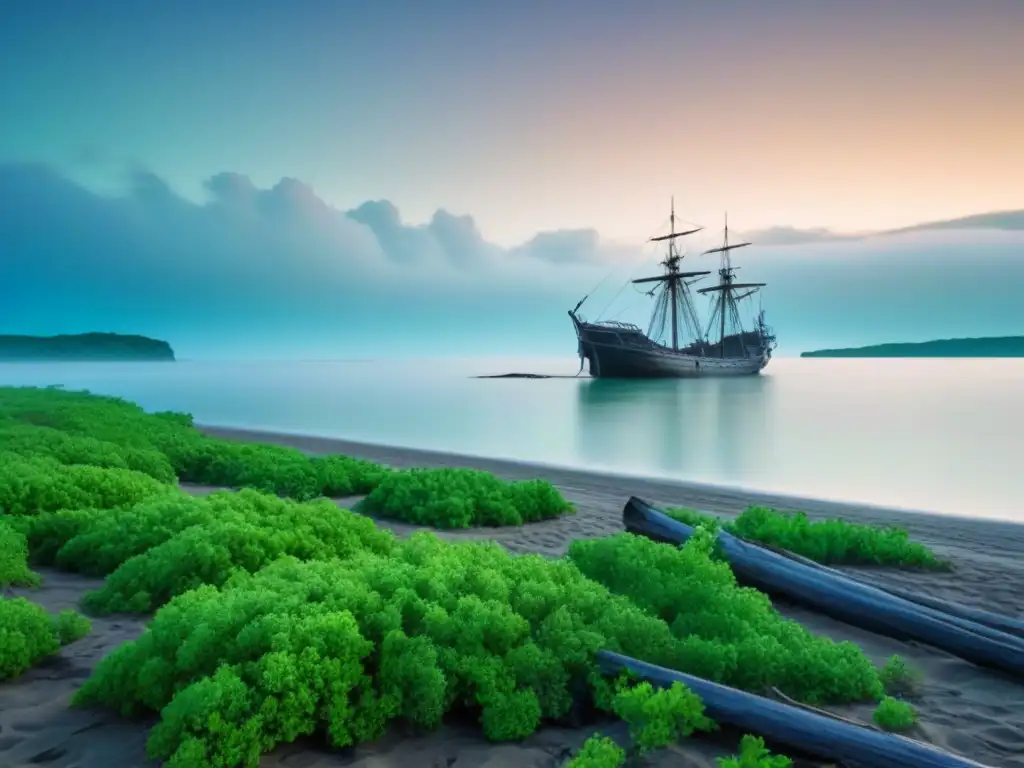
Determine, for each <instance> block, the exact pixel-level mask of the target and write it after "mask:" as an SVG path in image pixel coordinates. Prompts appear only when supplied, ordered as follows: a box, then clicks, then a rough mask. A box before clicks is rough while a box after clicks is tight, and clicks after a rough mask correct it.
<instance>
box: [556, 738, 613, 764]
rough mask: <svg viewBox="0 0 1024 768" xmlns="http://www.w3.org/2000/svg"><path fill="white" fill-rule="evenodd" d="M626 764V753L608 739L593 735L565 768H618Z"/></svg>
mask: <svg viewBox="0 0 1024 768" xmlns="http://www.w3.org/2000/svg"><path fill="white" fill-rule="evenodd" d="M625 763H626V751H625V750H624V749H623V748H622V747H620V746H619V745H618V744H616V743H615V742H614V741H612V740H611V739H609V738H608V737H607V736H605V737H603V738H602V737H601V736H599V735H598V734H596V733H595V734H594V735H593V736H591V737H590V738H589V739H587V740H586V741H585V742H583V746H582V747H581V748H580V751H579V752H577V753H576V754H575V755H574V756H573V758H572V760H570V761H569V762H568V763H566V764H565V768H620V766H622V765H624V764H625Z"/></svg>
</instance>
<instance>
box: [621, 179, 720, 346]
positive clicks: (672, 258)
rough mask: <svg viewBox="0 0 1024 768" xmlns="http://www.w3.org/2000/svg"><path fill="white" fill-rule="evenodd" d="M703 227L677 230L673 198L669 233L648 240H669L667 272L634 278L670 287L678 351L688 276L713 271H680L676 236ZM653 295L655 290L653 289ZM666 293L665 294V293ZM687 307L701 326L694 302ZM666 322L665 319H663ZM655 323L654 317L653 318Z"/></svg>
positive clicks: (673, 328) (640, 281) (665, 262)
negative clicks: (683, 300) (681, 313)
mask: <svg viewBox="0 0 1024 768" xmlns="http://www.w3.org/2000/svg"><path fill="white" fill-rule="evenodd" d="M701 229H703V227H696V228H694V229H688V230H685V231H682V232H676V199H675V197H673V198H672V208H671V213H670V214H669V233H668V234H667V235H660V236H659V237H652V238H651V239H650V240H649V241H648V242H652V243H657V242H664V241H667V242H668V254H667V255H666V257H665V260H664V261H662V262H661V265H662V266H663V267H664V268H665V273H664V274H662V275H658V276H656V277H642V278H640V279H638V280H633V281H632V282H633V283H634V284H638V283H664V284H665V287H666V288H667V289H668V295H669V302H670V304H671V308H672V349H673V350H675V351H678V349H679V299H680V297H686V296H687V294H688V291H686V288H687V287H688V285H689V284H688V283H687V282H685V281H686V280H687V278H692V277H703V276H704V275H710V274H711V272H709V271H703V272H680V271H679V263H680V262H681V261H682V260H683V254H681V253H680V252H679V249H678V248H677V246H676V238H679V237H685V236H686V235H692V234H694V233H695V232H700V231H701ZM652 295H653V291H652ZM663 295H664V294H663ZM687 309H688V311H689V313H690V316H691V317H690V320H691V322H692V323H693V324H694V327H696V328H699V323H698V321H697V318H696V311H695V310H694V309H693V306H692V304H689V303H688V304H687ZM657 314H658V308H656V309H655V313H654V317H656V316H657ZM662 322H664V321H662ZM652 325H653V318H652Z"/></svg>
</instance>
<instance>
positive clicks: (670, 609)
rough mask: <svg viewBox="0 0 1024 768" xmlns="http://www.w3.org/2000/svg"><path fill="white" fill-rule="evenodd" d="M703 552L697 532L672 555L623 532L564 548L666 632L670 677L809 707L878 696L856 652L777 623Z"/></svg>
mask: <svg viewBox="0 0 1024 768" xmlns="http://www.w3.org/2000/svg"><path fill="white" fill-rule="evenodd" d="M712 549H713V535H712V534H711V533H710V532H709V531H707V530H705V529H698V532H697V534H696V535H695V536H693V537H692V538H691V539H690V540H689V541H688V542H687V543H686V544H685V545H684V546H682V547H672V546H667V545H665V544H659V543H656V542H653V541H650V540H648V539H645V538H643V537H640V536H634V535H632V534H628V533H623V534H619V535H616V536H611V537H608V538H604V539H596V540H591V541H574V542H573V543H572V545H571V546H570V548H569V559H570V560H571V561H572V562H573V563H575V564H576V566H577V567H579V569H580V570H581V571H582V572H583V574H584V575H586V576H588V577H590V578H591V579H594V580H595V581H597V582H599V583H601V584H603V585H604V586H605V587H607V588H608V589H609V590H611V591H612V592H614V593H616V594H619V595H623V596H624V597H627V598H629V599H630V600H631V601H632V602H633V603H635V604H636V605H637V606H639V607H640V608H642V609H643V610H645V611H646V612H647V613H648V614H649V615H651V616H655V617H657V618H659V619H661V620H662V621H664V622H665V623H666V624H667V625H668V626H669V627H671V631H672V634H673V635H674V636H675V637H676V638H678V641H679V646H678V647H679V651H680V654H681V656H680V658H678V659H677V661H676V663H675V664H674V665H669V666H670V668H672V669H678V670H681V671H684V672H688V673H690V674H692V675H696V676H698V677H703V678H706V679H709V680H714V681H716V682H721V683H725V684H726V685H731V686H734V687H737V688H742V689H744V690H749V691H755V692H761V691H764V690H766V689H768V688H769V687H771V686H774V687H777V688H779V689H781V690H782V691H785V692H786V693H787V694H788V695H790V696H792V697H794V698H797V699H801V700H803V701H807V702H812V703H815V702H826V701H855V700H858V699H866V698H872V699H880V698H881V696H882V693H883V688H882V683H881V680H880V679H879V674H878V670H877V669H875V667H874V666H872V664H871V662H870V661H869V660H868V659H867V657H866V656H865V655H864V653H863V651H862V650H861V649H860V648H859V647H858V646H856V645H854V644H853V643H849V642H843V643H835V642H833V641H832V640H829V639H827V638H824V637H819V636H816V635H813V634H812V633H811V632H809V631H808V630H807V629H806V628H805V627H803V626H802V625H800V624H798V623H797V622H795V621H791V620H789V619H785V618H783V617H782V616H781V615H780V614H779V613H778V612H777V611H776V610H775V609H774V608H773V607H772V604H771V601H770V600H769V599H768V598H767V597H766V596H765V595H764V594H762V593H761V592H758V591H756V590H754V589H749V588H745V587H740V586H739V585H738V584H737V582H736V577H735V575H734V574H733V572H732V570H731V569H730V568H729V566H728V564H727V563H725V562H722V561H719V560H716V559H714V558H713V557H712Z"/></svg>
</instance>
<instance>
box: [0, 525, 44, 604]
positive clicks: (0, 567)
mask: <svg viewBox="0 0 1024 768" xmlns="http://www.w3.org/2000/svg"><path fill="white" fill-rule="evenodd" d="M11 585H15V586H23V587H35V586H38V585H39V576H37V575H36V574H35V573H33V572H32V570H31V569H30V568H29V567H28V542H27V541H26V539H25V534H23V533H22V532H21V531H19V530H17V529H16V528H14V527H13V526H11V525H10V523H8V522H7V521H6V519H4V518H3V517H0V588H2V587H7V586H11Z"/></svg>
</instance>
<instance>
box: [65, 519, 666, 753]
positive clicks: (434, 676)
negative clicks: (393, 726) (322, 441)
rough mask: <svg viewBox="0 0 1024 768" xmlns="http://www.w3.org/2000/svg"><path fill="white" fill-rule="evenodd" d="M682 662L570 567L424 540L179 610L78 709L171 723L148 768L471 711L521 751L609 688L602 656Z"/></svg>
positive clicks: (288, 569) (659, 628)
mask: <svg viewBox="0 0 1024 768" xmlns="http://www.w3.org/2000/svg"><path fill="white" fill-rule="evenodd" d="M674 645H675V641H674V640H673V638H672V637H671V635H670V634H669V632H668V628H667V627H666V626H665V624H664V623H663V622H660V621H658V620H657V619H653V618H650V617H647V616H645V615H644V614H643V613H642V612H640V611H639V610H638V609H636V608H635V607H634V606H632V605H631V604H630V603H629V602H628V601H626V600H623V599H621V598H617V597H615V596H613V595H610V594H609V593H608V592H607V591H606V590H604V589H603V588H601V587H600V586H599V585H597V584H595V583H593V582H591V581H589V580H587V579H585V578H583V577H582V575H581V574H580V573H579V572H578V571H577V570H576V569H575V568H574V567H572V566H571V565H570V564H568V563H566V562H564V561H561V562H550V561H547V560H545V559H543V558H540V557H535V556H523V557H513V556H510V555H509V554H508V553H507V552H505V551H504V550H503V549H501V548H500V547H499V546H498V545H496V544H493V543H490V542H487V543H472V544H470V543H463V544H447V543H445V542H442V541H440V540H439V539H437V538H436V537H434V536H433V535H431V534H426V533H420V534H416V535H414V536H412V537H411V538H410V539H409V540H407V541H404V542H398V543H395V544H394V547H393V551H392V552H391V553H390V555H380V554H375V553H371V552H367V551H363V552H360V553H356V554H354V555H352V556H350V557H349V558H347V559H346V560H345V561H340V560H330V561H317V562H308V563H300V562H298V561H296V560H294V559H291V558H287V557H286V558H281V559H278V560H277V561H275V562H274V563H272V564H271V565H269V566H267V567H266V568H264V569H262V570H261V571H259V572H258V573H256V574H254V575H249V574H244V573H236V574H235V575H234V576H233V578H232V579H231V580H229V582H228V583H226V584H225V585H224V586H223V587H222V588H221V589H219V590H218V589H217V588H214V587H209V586H203V587H200V588H198V589H195V590H193V591H191V592H188V593H186V594H183V595H181V596H179V597H177V598H175V599H174V600H172V601H171V602H170V603H168V604H167V605H166V606H165V607H164V608H162V609H161V610H160V611H159V612H158V613H157V614H156V616H155V618H154V619H153V621H152V623H151V624H150V628H149V631H148V632H146V633H145V634H144V635H143V636H142V637H140V638H139V639H138V640H136V641H134V642H131V643H128V644H126V645H124V646H122V647H121V648H119V649H118V650H116V651H115V652H114V653H113V654H111V655H110V656H108V657H107V658H106V659H104V660H103V661H102V662H101V663H100V665H99V666H98V667H97V669H96V671H95V673H94V675H93V677H92V678H91V679H90V680H89V681H87V682H86V684H85V685H84V686H83V687H82V689H81V691H80V692H79V694H78V696H77V697H76V701H77V703H79V704H103V705H106V706H108V707H111V708H114V709H117V710H118V711H121V712H123V713H125V714H132V713H136V712H141V711H145V710H150V711H162V721H161V724H160V725H158V726H157V727H156V728H155V729H154V730H153V732H152V736H151V739H150V745H149V746H150V754H151V755H153V756H154V757H156V758H159V759H171V763H169V764H170V765H177V766H192V765H195V766H200V765H211V764H226V765H235V764H237V763H244V764H246V765H255V764H256V761H257V759H258V756H259V754H260V753H262V752H266V751H268V750H270V749H271V748H272V747H273V745H274V744H276V743H279V742H281V741H290V740H292V739H294V738H295V737H297V736H298V735H301V734H309V733H312V732H314V731H316V730H318V729H322V730H324V731H325V733H326V736H327V738H328V740H329V741H330V742H331V744H333V745H335V746H343V745H346V744H351V743H354V742H359V741H364V740H367V739H372V738H375V737H377V736H379V735H380V734H381V732H382V731H383V729H384V728H385V727H386V725H387V723H388V721H389V720H391V719H394V718H397V717H401V718H403V719H405V720H407V721H409V722H410V723H412V724H413V725H414V726H418V727H421V728H432V727H435V726H436V725H438V723H439V722H440V721H441V718H442V716H443V714H444V713H445V712H446V711H448V710H450V709H452V708H460V709H465V708H469V709H470V710H476V711H477V712H479V714H480V721H481V724H482V726H483V729H484V732H485V734H487V736H488V737H489V738H491V739H495V740H507V739H516V738H521V737H523V736H525V735H527V734H529V733H531V732H532V731H533V730H535V729H536V728H537V727H538V725H539V723H540V722H541V720H542V719H543V718H558V717H561V716H564V715H565V714H567V712H568V711H569V708H570V706H571V703H572V693H571V692H572V691H573V690H574V688H575V685H576V683H578V682H585V681H587V680H590V681H591V682H592V683H593V684H594V685H597V686H600V685H602V684H603V681H601V680H600V679H599V677H598V675H597V672H596V668H595V666H594V663H593V656H594V653H595V652H596V651H597V650H598V649H599V648H601V647H608V648H612V649H614V650H618V651H620V652H623V653H629V654H633V655H638V654H644V655H646V656H647V657H648V658H652V659H654V660H657V661H658V662H661V663H670V662H671V661H672V660H673V651H672V649H673V646H674Z"/></svg>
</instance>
